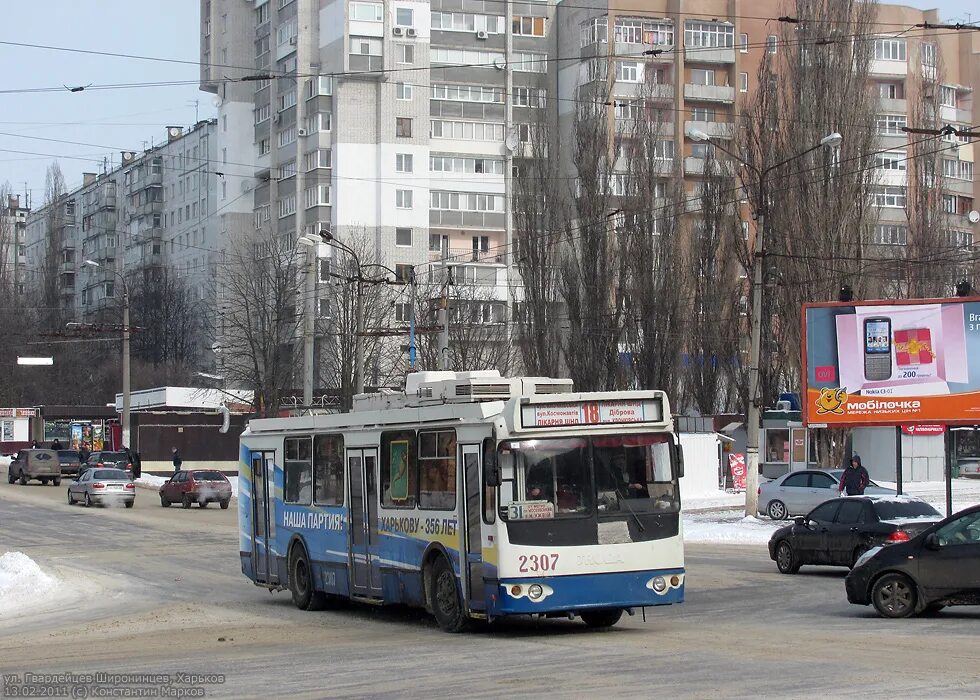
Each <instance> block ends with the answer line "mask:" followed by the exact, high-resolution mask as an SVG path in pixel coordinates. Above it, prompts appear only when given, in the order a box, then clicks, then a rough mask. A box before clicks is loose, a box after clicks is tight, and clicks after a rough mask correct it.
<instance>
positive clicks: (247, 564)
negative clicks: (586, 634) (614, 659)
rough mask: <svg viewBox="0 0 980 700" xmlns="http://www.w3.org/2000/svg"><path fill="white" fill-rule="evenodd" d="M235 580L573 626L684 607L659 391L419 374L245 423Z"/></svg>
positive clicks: (673, 482)
mask: <svg viewBox="0 0 980 700" xmlns="http://www.w3.org/2000/svg"><path fill="white" fill-rule="evenodd" d="M241 460H242V465H241V467H240V476H239V500H238V504H239V526H240V553H241V564H242V572H243V573H244V574H245V575H246V576H247V577H248V578H250V579H251V580H252V581H253V582H254V583H255V584H257V585H259V586H263V587H267V588H269V589H273V590H287V589H288V590H289V591H290V592H291V593H292V598H293V602H294V603H295V604H296V605H297V606H299V607H300V608H303V609H307V610H312V609H317V608H321V607H323V606H324V605H325V604H326V603H327V602H328V601H329V600H330V599H331V598H336V597H343V598H350V599H354V600H359V601H365V602H370V603H375V604H386V603H400V604H407V605H414V606H419V607H424V608H426V609H428V610H430V611H431V612H432V614H433V615H434V616H435V618H436V620H437V621H438V623H439V625H440V626H441V627H442V628H443V629H446V630H449V631H457V630H459V629H461V628H463V627H464V626H465V624H466V623H467V622H468V621H469V620H470V619H484V620H495V619H499V618H502V617H505V616H508V615H544V616H562V617H580V618H581V619H582V620H583V621H584V622H585V623H586V624H588V625H591V626H595V627H606V626H609V625H613V624H615V623H616V622H617V621H618V620H619V618H620V617H621V616H622V614H623V612H624V611H626V612H628V613H630V614H632V613H633V611H634V609H636V608H642V607H645V606H653V605H667V604H670V603H680V602H682V601H683V600H684V549H683V540H682V533H681V513H680V511H681V502H680V490H679V486H678V479H679V477H680V476H681V475H682V472H683V462H682V455H681V450H680V448H679V446H678V441H677V438H676V436H675V435H674V429H673V421H672V419H671V414H670V406H669V404H668V400H667V397H666V396H665V395H664V393H663V392H660V391H622V392H598V393H575V392H574V391H573V387H572V383H571V381H570V380H567V379H549V378H543V377H521V378H504V377H501V376H499V374H497V373H496V372H465V373H453V372H419V373H414V374H410V375H408V377H407V379H406V387H405V391H404V393H401V392H398V393H380V394H364V395H359V396H357V397H355V399H354V407H353V410H352V411H350V412H347V413H337V414H322V415H308V416H298V417H289V418H264V419H256V420H252V421H251V422H250V423H249V425H248V428H247V429H246V430H245V432H244V434H243V435H242V437H241Z"/></svg>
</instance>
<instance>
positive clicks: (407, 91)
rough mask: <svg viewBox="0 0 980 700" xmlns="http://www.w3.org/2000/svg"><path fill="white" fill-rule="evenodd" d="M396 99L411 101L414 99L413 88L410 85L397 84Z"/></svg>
mask: <svg viewBox="0 0 980 700" xmlns="http://www.w3.org/2000/svg"><path fill="white" fill-rule="evenodd" d="M395 99H396V100H410V99H412V86H411V85H409V84H408V83H395Z"/></svg>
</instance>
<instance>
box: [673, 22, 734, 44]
mask: <svg viewBox="0 0 980 700" xmlns="http://www.w3.org/2000/svg"><path fill="white" fill-rule="evenodd" d="M684 46H691V47H702V48H728V49H731V48H734V47H735V27H734V26H732V25H731V24H728V23H727V22H697V21H693V20H687V21H686V22H684Z"/></svg>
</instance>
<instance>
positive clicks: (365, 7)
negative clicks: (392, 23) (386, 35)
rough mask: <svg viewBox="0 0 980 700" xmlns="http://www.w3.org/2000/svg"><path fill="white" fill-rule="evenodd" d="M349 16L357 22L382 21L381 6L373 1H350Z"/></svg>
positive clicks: (382, 11) (382, 12)
mask: <svg viewBox="0 0 980 700" xmlns="http://www.w3.org/2000/svg"><path fill="white" fill-rule="evenodd" d="M350 18H351V19H352V20H357V21H358V22H383V21H384V10H383V6H382V5H381V4H380V3H377V4H376V3H373V2H352V3H351V4H350Z"/></svg>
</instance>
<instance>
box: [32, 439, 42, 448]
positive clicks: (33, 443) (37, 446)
mask: <svg viewBox="0 0 980 700" xmlns="http://www.w3.org/2000/svg"><path fill="white" fill-rule="evenodd" d="M39 447H41V446H40V445H38V444H37V440H31V449H32V450H36V449H38V448H39Z"/></svg>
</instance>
